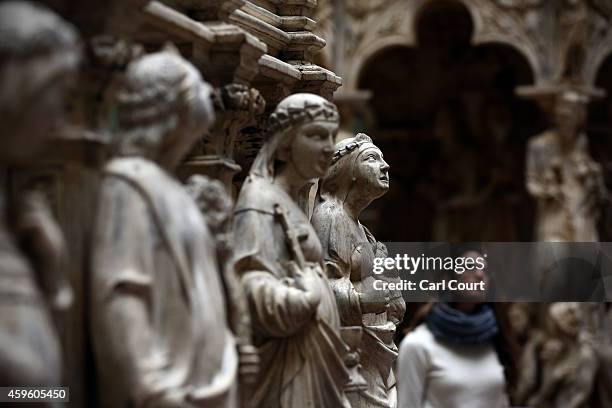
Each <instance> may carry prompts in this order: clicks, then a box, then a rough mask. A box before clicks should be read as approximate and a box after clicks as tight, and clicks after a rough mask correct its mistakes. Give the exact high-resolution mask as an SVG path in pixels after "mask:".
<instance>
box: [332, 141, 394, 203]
mask: <svg viewBox="0 0 612 408" xmlns="http://www.w3.org/2000/svg"><path fill="white" fill-rule="evenodd" d="M388 190H389V165H388V164H387V162H386V161H385V160H384V158H383V154H382V152H381V151H380V149H379V148H378V147H376V145H375V144H374V143H373V142H372V139H371V138H370V137H369V136H368V135H366V134H364V133H359V134H357V136H355V137H352V138H348V139H344V140H342V141H340V142H339V143H338V144H336V150H335V152H334V155H333V159H332V166H331V167H330V169H329V171H328V173H327V175H326V176H325V178H324V179H323V181H322V186H321V193H322V195H323V196H335V197H337V198H338V199H340V200H341V201H345V200H346V199H347V198H348V197H349V194H351V193H353V194H359V195H360V196H362V197H364V199H367V200H368V201H372V200H375V199H377V198H379V197H381V196H382V195H383V194H385V193H386V192H387V191H388Z"/></svg>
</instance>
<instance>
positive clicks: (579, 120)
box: [554, 92, 587, 141]
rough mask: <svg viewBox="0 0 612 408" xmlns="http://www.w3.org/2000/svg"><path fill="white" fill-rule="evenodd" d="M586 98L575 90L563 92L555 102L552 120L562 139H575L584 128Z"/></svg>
mask: <svg viewBox="0 0 612 408" xmlns="http://www.w3.org/2000/svg"><path fill="white" fill-rule="evenodd" d="M586 102H587V101H586V100H585V98H584V97H582V96H581V95H579V94H577V93H575V92H563V93H562V94H560V95H559V96H557V99H556V102H555V107H554V109H555V111H554V120H555V125H556V127H557V131H558V132H559V134H560V136H561V138H562V139H563V140H564V141H572V140H575V139H576V138H577V137H578V136H579V135H580V133H581V132H582V131H583V130H584V126H585V124H586V119H587V111H586Z"/></svg>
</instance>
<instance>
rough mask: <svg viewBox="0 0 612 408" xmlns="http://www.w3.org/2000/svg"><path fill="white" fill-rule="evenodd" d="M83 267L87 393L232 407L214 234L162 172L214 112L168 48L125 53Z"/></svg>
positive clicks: (231, 345)
mask: <svg viewBox="0 0 612 408" xmlns="http://www.w3.org/2000/svg"><path fill="white" fill-rule="evenodd" d="M115 109H116V111H117V116H118V126H119V129H118V131H117V135H118V136H117V138H118V152H117V156H116V158H114V159H113V160H111V161H110V162H109V163H107V165H106V166H105V168H104V174H103V175H104V178H103V181H102V187H101V193H100V199H99V213H98V219H97V226H96V234H95V243H96V245H95V248H94V254H93V268H92V278H91V288H90V293H91V312H92V340H93V346H94V352H95V357H96V367H97V369H98V396H99V398H100V399H101V400H102V401H103V405H104V406H108V407H211V408H212V407H215V408H217V407H234V406H236V394H237V393H236V376H237V370H238V359H237V354H236V347H235V341H234V338H233V336H232V335H231V333H230V331H229V329H228V327H227V318H226V308H225V300H224V297H223V287H222V282H221V277H220V275H219V270H218V264H217V259H216V254H215V247H214V240H213V237H212V235H211V233H210V232H209V230H208V228H207V226H206V223H205V221H204V219H203V217H202V215H201V213H200V211H199V209H198V206H197V205H196V203H195V201H194V200H193V199H192V198H191V197H190V196H189V194H188V193H187V191H186V190H185V188H184V187H183V186H182V185H180V184H179V183H178V182H177V181H176V180H175V179H174V177H172V175H171V174H172V171H173V170H174V169H175V168H176V166H177V165H178V164H179V162H180V160H181V158H182V157H183V156H184V155H185V154H186V153H187V152H188V150H189V149H190V148H191V146H192V145H193V144H194V142H196V141H197V140H198V138H199V137H201V135H202V134H203V133H204V132H205V131H206V130H207V127H208V126H209V125H210V124H211V122H212V121H213V118H214V113H213V112H212V103H211V100H210V87H209V86H208V85H207V84H206V83H205V82H203V81H202V79H201V77H200V74H199V72H198V71H197V70H196V69H195V68H194V67H193V66H192V65H191V64H189V63H188V62H187V61H185V60H184V59H182V58H181V57H180V56H178V55H177V54H174V53H172V52H170V51H163V52H158V53H155V54H150V55H147V56H144V57H142V58H140V59H138V60H136V61H134V62H132V63H131V64H130V65H129V66H128V68H127V71H126V74H125V80H124V83H123V84H122V86H121V88H120V90H119V92H118V94H117V99H116V106H115Z"/></svg>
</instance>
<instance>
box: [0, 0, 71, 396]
mask: <svg viewBox="0 0 612 408" xmlns="http://www.w3.org/2000/svg"><path fill="white" fill-rule="evenodd" d="M0 36H1V38H2V40H1V41H0V127H1V132H0V386H13V387H14V386H47V387H48V386H59V385H60V384H61V369H62V359H61V354H60V345H59V340H58V338H57V335H56V333H55V330H54V328H53V324H52V321H51V316H50V313H49V310H48V308H47V306H48V305H49V306H51V307H57V308H64V307H66V306H68V305H69V303H70V298H71V296H70V294H71V292H70V289H69V286H68V285H67V280H66V277H65V276H62V274H61V266H62V262H61V260H62V256H63V249H64V246H63V243H64V241H63V236H62V233H61V231H60V229H59V227H58V226H57V224H56V223H55V221H54V220H53V217H52V216H51V211H50V209H49V208H48V206H47V204H46V200H44V195H43V194H40V192H36V193H34V194H28V196H27V198H25V199H24V200H21V202H20V203H19V204H18V205H15V203H14V202H9V201H8V194H7V192H8V186H9V179H8V177H7V175H8V172H7V168H8V167H10V166H22V165H25V166H28V165H30V164H33V163H35V162H37V161H39V160H40V153H41V150H44V147H45V144H46V143H48V142H49V138H50V135H52V134H53V131H54V130H55V129H54V125H55V124H56V122H58V121H59V120H61V119H62V117H63V110H64V104H65V101H66V96H67V91H68V89H69V85H70V82H71V80H72V79H73V78H74V76H75V75H76V72H77V67H78V62H79V60H80V56H81V52H80V49H79V47H78V37H77V34H76V32H75V30H74V29H73V28H72V27H71V26H70V25H68V24H67V23H66V22H65V21H63V20H62V19H61V18H59V17H58V16H57V15H55V14H54V13H52V12H50V11H48V10H46V9H45V8H43V7H40V6H36V5H33V4H31V3H28V2H5V3H2V4H0ZM22 250H25V252H22ZM39 283H41V285H40V286H39Z"/></svg>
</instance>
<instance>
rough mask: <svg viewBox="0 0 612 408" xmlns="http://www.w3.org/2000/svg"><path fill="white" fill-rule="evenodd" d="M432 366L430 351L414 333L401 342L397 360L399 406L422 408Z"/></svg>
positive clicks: (402, 407) (400, 407) (401, 407)
mask: <svg viewBox="0 0 612 408" xmlns="http://www.w3.org/2000/svg"><path fill="white" fill-rule="evenodd" d="M429 368H430V358H429V354H428V351H427V349H426V347H425V345H424V344H422V343H421V341H420V339H418V338H417V337H415V336H414V335H413V334H412V335H410V334H409V335H408V336H406V337H405V338H404V340H403V341H402V343H401V344H400V349H399V356H398V362H397V402H398V405H397V406H398V408H420V407H421V406H422V405H423V402H424V400H425V393H426V387H427V375H428V372H429Z"/></svg>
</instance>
